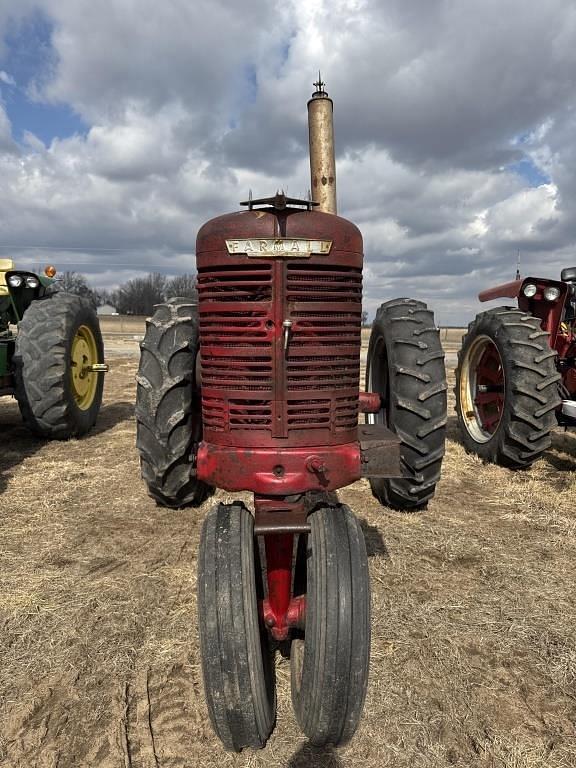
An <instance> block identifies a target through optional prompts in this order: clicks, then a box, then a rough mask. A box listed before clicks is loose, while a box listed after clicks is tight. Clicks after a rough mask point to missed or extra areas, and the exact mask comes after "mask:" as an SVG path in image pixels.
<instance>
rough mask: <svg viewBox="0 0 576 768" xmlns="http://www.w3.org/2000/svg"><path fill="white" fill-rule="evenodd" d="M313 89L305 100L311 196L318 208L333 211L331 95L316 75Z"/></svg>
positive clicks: (333, 177) (334, 198)
mask: <svg viewBox="0 0 576 768" xmlns="http://www.w3.org/2000/svg"><path fill="white" fill-rule="evenodd" d="M314 85H315V86H316V91H315V92H314V93H313V94H312V98H311V99H310V101H309V102H308V134H309V141H310V182H311V185H312V190H311V191H312V199H313V200H315V201H316V202H317V203H319V206H318V210H320V211H325V212H326V213H336V161H335V157H334V121H333V105H332V99H331V98H330V97H329V96H328V94H327V92H326V91H325V90H324V85H325V84H324V83H323V82H322V80H321V79H320V77H318V82H317V83H314Z"/></svg>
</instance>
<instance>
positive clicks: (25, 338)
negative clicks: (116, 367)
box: [0, 259, 108, 440]
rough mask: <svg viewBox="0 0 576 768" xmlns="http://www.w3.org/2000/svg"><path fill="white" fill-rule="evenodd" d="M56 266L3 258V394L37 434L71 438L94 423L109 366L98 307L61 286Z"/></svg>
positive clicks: (0, 287)
mask: <svg viewBox="0 0 576 768" xmlns="http://www.w3.org/2000/svg"><path fill="white" fill-rule="evenodd" d="M55 274H56V270H55V269H54V267H51V266H50V267H46V270H45V274H41V275H36V274H34V273H33V272H27V271H25V270H21V269H15V267H14V262H13V261H12V260H11V259H0V395H13V396H14V397H15V398H16V400H17V401H18V405H19V407H20V412H21V414H22V417H23V419H24V423H25V424H26V426H27V427H28V428H29V429H30V430H31V431H32V432H33V433H34V434H35V435H38V436H39V437H43V438H51V439H56V440H66V439H67V438H70V437H78V436H80V435H83V434H85V433H86V432H88V430H89V429H90V428H91V427H92V426H93V425H94V422H95V421H96V417H97V416H98V411H99V410H100V404H101V402H102V388H103V385H104V379H103V376H102V374H103V373H104V372H106V371H107V370H108V366H107V365H105V364H104V345H103V343H102V334H101V333H100V326H99V323H98V318H97V316H96V312H95V311H94V309H93V308H92V306H91V304H90V302H89V301H88V300H87V299H85V298H83V297H81V296H76V295H73V294H70V293H65V292H64V291H59V290H56V287H57V281H56V280H55V278H54V276H55Z"/></svg>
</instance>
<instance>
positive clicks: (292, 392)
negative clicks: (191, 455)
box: [198, 261, 362, 434]
mask: <svg viewBox="0 0 576 768" xmlns="http://www.w3.org/2000/svg"><path fill="white" fill-rule="evenodd" d="M284 267H285V293H286V295H285V296H276V295H273V282H272V270H273V264H271V263H270V262H255V261H251V262H250V263H246V264H235V265H218V266H212V265H211V266H209V267H203V268H201V269H199V273H198V293H199V298H200V338H201V350H202V352H201V354H202V387H203V392H204V395H203V420H204V426H205V427H206V428H207V429H209V430H212V431H215V432H226V431H229V432H236V431H238V430H242V431H246V430H248V431H261V430H267V431H268V433H270V430H274V429H275V428H276V427H277V421H276V420H277V418H279V417H278V416H277V411H274V410H273V403H274V400H275V399H278V400H284V401H285V403H286V405H285V409H286V410H285V418H284V419H283V421H284V423H285V429H286V432H287V433H288V434H289V433H290V432H291V431H295V430H298V431H306V430H318V429H325V430H329V431H332V432H341V431H345V430H351V429H354V428H355V425H356V424H357V419H358V381H359V375H360V370H359V368H360V362H359V349H360V326H361V300H362V273H361V270H360V269H357V268H354V267H346V266H338V267H335V266H332V265H323V264H319V265H318V264H310V262H308V261H307V262H306V263H303V262H301V261H299V262H290V261H288V262H285V263H284ZM273 300H274V301H278V302H282V301H284V300H285V301H286V303H287V307H288V309H287V313H288V316H289V317H290V319H291V320H292V323H293V325H292V330H291V334H290V341H289V345H288V354H287V356H286V357H285V358H284V356H283V355H280V358H281V359H280V358H279V359H277V360H276V361H275V360H274V357H273V356H274V348H273V344H272V340H271V334H270V327H271V321H272V320H273V319H274V305H273ZM276 354H279V353H278V352H277V353H276ZM282 369H283V370H284V372H285V383H286V391H285V392H284V393H283V394H280V393H276V392H277V390H276V387H277V386H279V385H278V382H279V381H280V380H281V373H280V374H279V373H278V371H281V370H282ZM275 372H276V373H275ZM275 375H276V376H278V381H275V380H274V377H275ZM273 434H274V431H273Z"/></svg>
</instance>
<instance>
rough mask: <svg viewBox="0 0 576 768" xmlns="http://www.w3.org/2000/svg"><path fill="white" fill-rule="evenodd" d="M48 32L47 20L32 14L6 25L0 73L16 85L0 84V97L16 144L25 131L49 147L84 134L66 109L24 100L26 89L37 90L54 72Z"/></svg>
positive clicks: (80, 122)
mask: <svg viewBox="0 0 576 768" xmlns="http://www.w3.org/2000/svg"><path fill="white" fill-rule="evenodd" d="M52 30H53V25H52V24H51V22H50V21H49V19H48V18H47V17H46V16H45V15H44V14H42V13H40V12H35V13H33V14H31V15H30V16H27V17H26V18H25V19H24V20H23V21H21V22H20V23H15V22H12V23H10V24H9V25H8V28H7V31H6V34H5V38H4V42H5V51H4V54H3V55H2V56H1V57H0V70H4V71H5V72H6V73H7V74H8V75H9V76H10V77H12V78H13V79H14V80H15V82H16V84H15V85H10V84H7V83H0V93H1V97H2V103H3V105H4V108H5V110H6V113H7V115H8V118H9V119H10V122H11V123H12V133H13V136H14V139H15V140H16V141H17V142H21V141H22V138H23V136H24V133H25V132H26V131H30V132H31V133H33V134H34V135H35V136H38V138H39V139H41V140H42V141H43V142H44V144H46V145H49V144H50V143H51V142H52V140H53V139H55V138H66V137H68V136H72V135H74V134H77V133H80V134H85V133H86V132H87V130H88V126H87V125H86V124H85V123H84V121H83V120H82V119H81V118H80V117H79V116H78V115H77V114H76V113H75V112H74V111H73V110H72V109H71V108H70V107H69V106H68V105H66V104H47V103H42V102H38V101H33V100H32V99H31V98H30V97H29V96H28V93H29V89H30V87H31V86H32V85H36V88H37V89H41V87H42V85H43V83H45V82H46V81H47V80H49V79H50V76H51V73H52V72H53V70H54V67H55V64H56V55H55V52H54V49H53V47H52Z"/></svg>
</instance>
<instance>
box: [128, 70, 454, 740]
mask: <svg viewBox="0 0 576 768" xmlns="http://www.w3.org/2000/svg"><path fill="white" fill-rule="evenodd" d="M316 85H317V90H316V92H315V93H314V94H313V97H312V99H311V100H310V102H309V103H308V111H309V130H310V147H311V156H310V163H311V171H312V190H313V191H312V194H313V195H314V198H315V201H314V202H313V201H312V200H310V199H309V200H298V199H290V198H286V197H285V196H284V194H280V193H277V194H276V195H275V196H273V197H270V198H265V199H260V200H252V199H250V200H248V201H247V202H245V203H242V205H244V206H246V207H247V210H243V211H239V212H236V213H231V214H226V215H224V216H219V217H218V218H215V219H212V220H211V221H209V222H207V223H206V224H205V225H204V226H203V227H202V228H201V229H200V231H199V233H198V237H197V243H196V262H197V271H198V295H199V303H198V306H197V305H196V304H194V303H193V302H191V301H190V300H187V299H185V298H183V299H175V300H172V301H170V302H168V303H167V304H164V305H161V306H159V307H158V308H157V310H156V312H155V314H154V316H153V317H152V318H151V320H150V321H149V322H148V325H147V330H146V335H145V338H144V340H143V342H142V354H141V360H140V367H139V373H138V395H137V407H136V417H137V425H138V436H137V446H138V449H139V452H140V457H141V466H142V474H143V477H144V479H145V481H146V483H147V485H148V490H149V493H150V494H151V496H152V497H153V498H155V499H156V501H157V502H158V503H159V504H162V505H165V506H169V507H183V506H186V505H198V504H199V503H201V502H202V501H204V500H205V499H206V498H207V497H208V496H209V495H210V494H211V493H212V492H213V491H214V489H215V488H222V489H225V490H226V491H251V492H253V493H254V511H253V512H252V511H249V510H248V508H247V507H246V506H245V505H244V504H243V503H242V502H239V501H237V502H233V503H231V504H230V503H229V504H224V503H217V504H216V505H215V506H214V507H213V508H212V510H211V511H210V512H209V513H208V515H207V517H206V519H205V521H204V525H203V529H202V534H201V541H200V552H199V558H198V561H199V565H198V614H199V628H200V641H201V643H200V644H201V655H202V667H203V673H204V688H205V694H206V699H207V703H208V710H209V714H210V718H211V721H212V724H213V727H214V729H215V731H216V733H217V735H218V736H219V738H220V739H221V741H222V742H223V744H224V746H225V747H226V748H227V749H231V750H240V749H242V748H243V747H246V746H250V747H262V746H263V745H264V744H265V743H266V740H267V738H268V736H269V735H270V733H271V731H272V728H273V726H274V722H275V709H276V698H275V681H274V660H273V655H274V653H275V651H276V650H280V651H281V652H282V653H284V654H285V655H289V656H290V660H291V676H292V677H291V680H292V701H293V705H294V708H295V711H296V715H297V719H298V721H299V723H300V725H301V727H302V729H303V731H304V732H305V733H306V735H307V736H308V737H309V739H310V740H311V742H312V743H313V744H315V745H319V746H322V745H326V744H333V745H339V744H344V743H346V742H347V741H348V740H349V739H350V738H351V737H352V735H353V734H354V732H355V730H356V728H357V726H358V722H359V720H360V716H361V712H362V707H363V703H364V697H365V693H366V686H367V680H368V664H369V654H370V584H369V575H368V561H367V555H366V547H365V543H364V537H363V533H362V528H361V526H360V524H359V522H358V520H357V519H356V518H355V516H354V515H353V513H352V512H351V510H350V509H349V508H348V507H347V506H345V505H343V504H341V503H340V502H339V501H338V498H337V496H336V491H337V489H338V488H342V487H344V486H347V485H349V484H351V483H353V482H355V481H356V480H359V479H360V478H362V477H366V478H369V479H370V482H371V484H372V489H373V491H374V493H375V495H376V497H377V498H378V499H379V500H380V501H381V502H382V503H383V504H388V505H390V506H394V507H396V508H400V509H417V508H419V507H422V506H424V505H425V504H426V502H427V501H428V499H429V498H430V497H431V496H432V495H433V493H434V488H435V485H436V482H437V481H438V479H439V474H440V465H441V462H442V456H443V452H444V437H445V434H444V433H445V425H446V380H445V371H444V362H443V357H444V356H443V353H442V349H441V346H440V340H439V334H438V330H437V328H436V327H435V324H434V319H433V316H432V313H431V312H430V311H429V310H428V309H427V308H426V306H425V305H424V304H422V303H421V302H418V301H413V300H410V299H398V300H396V301H391V302H388V303H386V304H384V305H382V307H380V309H379V310H378V315H377V318H376V322H375V324H374V329H373V333H372V337H371V340H370V348H369V353H368V374H367V382H368V391H367V392H360V391H359V376H360V347H361V317H362V262H363V248H362V236H361V234H360V232H359V230H358V229H357V227H355V226H354V224H352V223H351V222H349V221H347V220H346V219H343V218H340V217H339V216H337V215H335V213H336V194H335V164H334V146H333V133H332V131H333V129H332V101H331V99H329V98H328V94H327V93H326V91H325V90H324V88H323V84H322V83H320V82H319V83H317V84H316ZM359 413H364V414H367V415H368V419H369V423H368V424H364V425H359V424H358V416H359Z"/></svg>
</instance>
